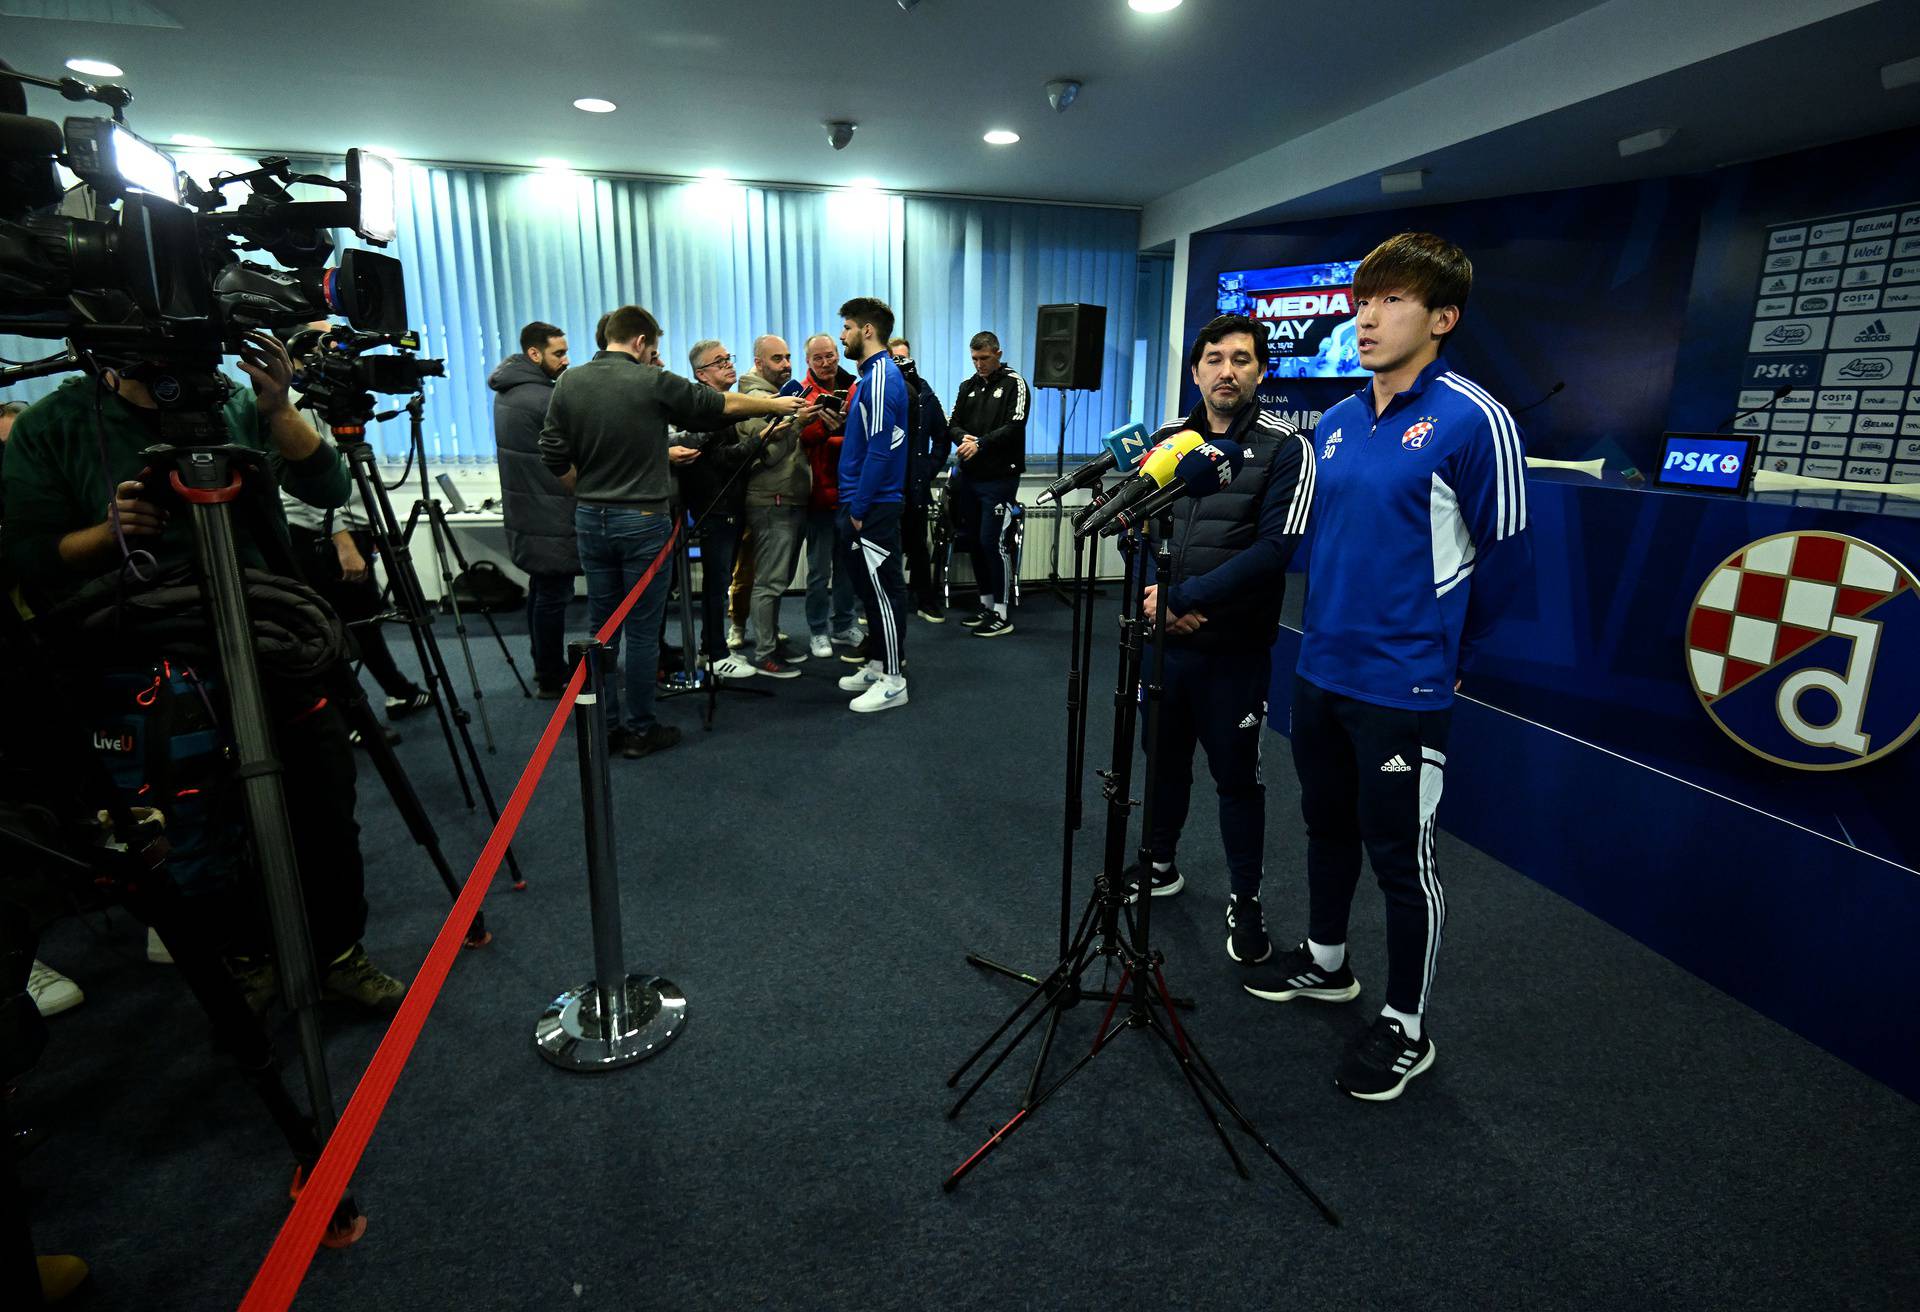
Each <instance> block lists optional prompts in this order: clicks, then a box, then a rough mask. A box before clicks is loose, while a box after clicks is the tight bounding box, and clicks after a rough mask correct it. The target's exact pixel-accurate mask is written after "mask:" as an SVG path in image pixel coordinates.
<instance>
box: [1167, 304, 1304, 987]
mask: <svg viewBox="0 0 1920 1312" xmlns="http://www.w3.org/2000/svg"><path fill="white" fill-rule="evenodd" d="M1187 365H1188V368H1189V369H1190V370H1191V372H1192V375H1193V381H1194V384H1195V385H1196V386H1197V387H1198V388H1199V389H1200V404H1199V405H1198V406H1196V407H1195V408H1194V410H1193V412H1192V413H1191V414H1189V415H1187V416H1186V417H1185V418H1184V419H1180V420H1176V421H1174V422H1173V423H1170V424H1167V425H1166V426H1165V427H1163V428H1162V429H1161V430H1160V431H1159V432H1158V433H1155V434H1154V435H1153V441H1155V442H1159V441H1161V440H1163V439H1165V438H1168V437H1172V436H1173V435H1174V434H1176V433H1178V432H1180V431H1182V430H1183V429H1187V430H1191V431H1193V432H1196V433H1199V434H1200V435H1201V436H1203V437H1218V438H1225V439H1227V440H1230V441H1233V442H1237V443H1239V444H1240V445H1241V446H1242V447H1244V448H1245V449H1246V453H1247V460H1246V465H1245V466H1244V467H1243V468H1242V469H1241V471H1240V473H1239V475H1238V476H1236V477H1235V479H1234V480H1233V482H1232V483H1230V484H1228V485H1227V486H1226V487H1224V488H1222V489H1221V490H1220V491H1218V492H1216V493H1215V494H1214V495H1212V496H1210V497H1206V498H1204V499H1201V500H1190V501H1187V502H1185V503H1184V504H1182V505H1181V506H1179V507H1177V508H1176V509H1175V511H1174V533H1173V540H1172V543H1171V550H1172V554H1173V567H1174V577H1173V579H1172V586H1171V587H1170V588H1168V589H1164V590H1163V589H1162V587H1161V585H1160V582H1159V581H1158V580H1155V581H1153V582H1151V583H1149V584H1148V586H1147V589H1146V595H1145V599H1144V610H1145V614H1146V617H1147V619H1148V620H1149V621H1151V620H1152V619H1153V618H1154V617H1155V615H1156V613H1157V612H1158V610H1159V608H1160V607H1161V606H1163V605H1164V606H1165V607H1166V610H1167V654H1166V674H1165V681H1164V683H1163V692H1162V695H1161V700H1160V740H1159V745H1158V746H1159V750H1158V752H1157V753H1156V754H1155V757H1154V763H1153V764H1154V786H1153V832H1152V833H1151V834H1149V835H1148V836H1147V838H1148V848H1149V851H1150V852H1151V854H1152V865H1153V873H1152V885H1153V896H1155V897H1162V896H1165V895H1167V894H1171V893H1178V892H1179V891H1180V890H1181V889H1182V888H1183V887H1185V885H1186V880H1185V879H1184V878H1183V877H1182V876H1181V874H1180V870H1179V867H1178V866H1177V865H1176V864H1175V862H1174V849H1175V847H1176V845H1177V844H1178V843H1179V841H1180V831H1181V829H1182V828H1183V827H1184V826H1185V824H1186V819H1187V803H1188V797H1189V794H1190V793H1191V791H1192V788H1193V749H1194V745H1195V744H1196V743H1198V744H1199V746H1201V747H1202V748H1204V749H1205V750H1206V753H1207V768H1208V769H1209V770H1210V771H1211V772H1212V774H1213V782H1214V787H1215V790H1216V791H1217V792H1218V793H1219V796H1220V842H1221V846H1223V847H1224V848H1225V849H1226V856H1227V877H1228V882H1229V885H1230V890H1231V891H1230V893H1229V895H1228V898H1227V955H1228V956H1229V957H1231V958H1232V959H1233V960H1235V961H1238V962H1240V963H1242V964H1243V965H1247V966H1252V965H1255V964H1257V963H1259V962H1261V961H1264V960H1265V959H1266V958H1267V957H1268V956H1269V955H1271V953H1272V951H1273V944H1272V943H1271V942H1270V941H1269V940H1268V938H1267V932H1266V925H1265V922H1264V919H1263V918H1262V916H1261V912H1260V876H1261V859H1262V856H1263V855H1264V851H1265V848H1266V838H1267V830H1266V823H1267V810H1266V797H1267V789H1266V785H1265V784H1264V783H1263V782H1262V781H1261V778H1260V740H1261V735H1262V734H1263V733H1264V732H1265V731H1266V726H1265V720H1266V711H1267V684H1268V682H1269V680H1270V678H1271V674H1272V660H1271V657H1270V656H1269V654H1268V653H1269V649H1270V648H1271V647H1272V646H1273V639H1274V636H1275V635H1276V634H1277V633H1278V632H1279V628H1280V603H1281V599H1282V598H1283V597H1284V596H1285V594H1286V569H1287V562H1288V561H1289V560H1290V559H1291V558H1292V556H1293V552H1294V548H1295V547H1297V546H1298V545H1299V543H1300V535H1301V534H1302V533H1304V532H1305V531H1306V528H1307V514H1308V511H1309V510H1310V508H1311V507H1312V504H1313V473H1314V460H1313V448H1312V446H1311V444H1310V443H1309V442H1308V440H1307V439H1306V438H1305V437H1303V436H1301V434H1300V432H1299V431H1298V430H1297V429H1296V428H1294V426H1293V425H1292V424H1290V423H1288V422H1287V421H1286V420H1284V419H1281V418H1280V417H1279V416H1278V415H1271V414H1268V413H1266V412H1265V411H1263V410H1262V409H1261V408H1260V405H1259V398H1258V396H1257V394H1256V392H1255V389H1256V388H1257V387H1258V386H1259V384H1260V379H1261V376H1262V375H1263V374H1265V372H1266V368H1267V337H1266V332H1265V329H1264V328H1263V327H1262V325H1259V324H1256V323H1255V322H1254V321H1253V320H1251V319H1249V318H1247V317H1245V316H1244V315H1237V314H1223V315H1221V316H1220V317H1219V318H1217V319H1214V320H1213V321H1212V322H1210V323H1208V324H1207V326H1206V327H1204V328H1202V329H1201V330H1200V334H1199V336H1198V337H1196V338H1195V339H1194V343H1193V348H1192V350H1191V351H1190V352H1189V353H1188V356H1187ZM1145 659H1146V660H1147V661H1149V662H1151V661H1152V659H1153V655H1152V652H1151V651H1149V652H1148V653H1147V655H1146V658H1145ZM1149 668H1150V667H1149ZM1144 727H1145V726H1144V719H1143V724H1142V728H1143V734H1142V736H1143V737H1144ZM1132 882H1133V883H1135V884H1136V885H1137V883H1138V872H1135V873H1134V875H1133V877H1132Z"/></svg>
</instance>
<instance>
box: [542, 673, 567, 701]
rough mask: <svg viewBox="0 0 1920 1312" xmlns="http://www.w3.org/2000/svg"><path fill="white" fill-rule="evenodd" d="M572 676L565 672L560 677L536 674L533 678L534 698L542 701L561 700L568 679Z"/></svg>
mask: <svg viewBox="0 0 1920 1312" xmlns="http://www.w3.org/2000/svg"><path fill="white" fill-rule="evenodd" d="M570 677H572V676H570V675H566V674H563V675H561V676H559V677H558V678H554V679H547V678H542V677H540V676H538V675H536V676H535V677H534V680H533V697H534V700H535V701H542V702H557V701H559V700H560V694H561V693H563V692H565V691H566V690H567V680H568V679H569V678H570Z"/></svg>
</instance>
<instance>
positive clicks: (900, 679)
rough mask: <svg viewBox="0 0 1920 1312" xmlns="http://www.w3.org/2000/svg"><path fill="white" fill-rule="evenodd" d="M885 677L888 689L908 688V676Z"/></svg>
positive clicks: (890, 675) (894, 675)
mask: <svg viewBox="0 0 1920 1312" xmlns="http://www.w3.org/2000/svg"><path fill="white" fill-rule="evenodd" d="M883 677H885V679H886V681H887V687H889V688H896V689H897V688H904V687H906V686H907V676H906V675H904V674H889V675H885V676H883Z"/></svg>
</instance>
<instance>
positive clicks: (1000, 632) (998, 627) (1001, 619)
mask: <svg viewBox="0 0 1920 1312" xmlns="http://www.w3.org/2000/svg"><path fill="white" fill-rule="evenodd" d="M1012 632H1013V621H1012V620H1010V619H1007V618H1006V617H1005V616H1003V615H1001V614H1000V613H999V612H998V611H995V612H994V613H993V614H991V615H989V616H987V618H985V619H983V620H981V621H980V622H979V623H978V624H976V625H974V626H973V636H974V637H976V638H1000V637H1005V636H1006V635H1007V634H1009V633H1012Z"/></svg>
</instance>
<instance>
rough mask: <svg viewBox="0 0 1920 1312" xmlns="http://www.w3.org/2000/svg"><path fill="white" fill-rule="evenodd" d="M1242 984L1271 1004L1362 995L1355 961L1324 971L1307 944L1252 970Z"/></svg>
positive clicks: (1348, 1000) (1342, 963) (1349, 998)
mask: <svg viewBox="0 0 1920 1312" xmlns="http://www.w3.org/2000/svg"><path fill="white" fill-rule="evenodd" d="M1241 983H1242V984H1244V985H1245V986H1246V990H1247V992H1249V993H1251V994H1253V996H1254V997H1256V998H1265V999H1266V1000H1267V1001H1268V1002H1292V1001H1293V1000H1294V999H1295V998H1312V999H1313V1000H1314V1001H1315V1002H1352V1001H1353V1000H1354V999H1355V998H1357V997H1359V996H1360V981H1359V980H1357V979H1355V978H1354V977H1353V962H1352V961H1351V960H1343V961H1342V962H1341V963H1340V968H1339V969H1338V970H1322V969H1321V968H1320V966H1319V965H1318V964H1316V963H1315V962H1314V959H1313V953H1311V952H1309V951H1307V945H1306V944H1305V943H1302V944H1300V946H1298V947H1296V948H1292V949H1290V950H1288V951H1287V952H1284V953H1282V954H1281V955H1280V956H1277V957H1274V958H1272V959H1271V960H1269V961H1267V962H1266V963H1265V964H1264V965H1261V966H1259V967H1256V968H1255V969H1253V970H1251V971H1249V972H1248V974H1247V977H1246V978H1245V979H1244V980H1242V981H1241Z"/></svg>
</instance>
